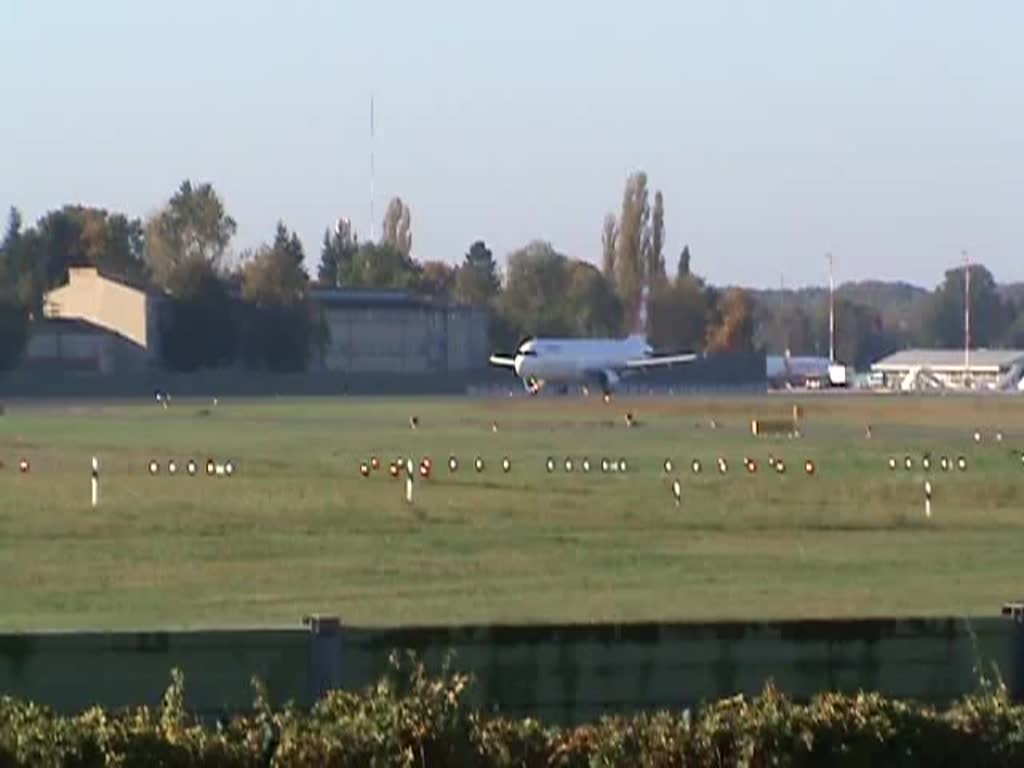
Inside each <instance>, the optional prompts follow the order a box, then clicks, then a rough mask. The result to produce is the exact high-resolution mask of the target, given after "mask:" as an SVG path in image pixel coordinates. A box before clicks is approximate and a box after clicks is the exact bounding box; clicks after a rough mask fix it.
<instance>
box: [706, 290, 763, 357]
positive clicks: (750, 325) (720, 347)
mask: <svg viewBox="0 0 1024 768" xmlns="http://www.w3.org/2000/svg"><path fill="white" fill-rule="evenodd" d="M715 317H716V320H715V322H713V323H711V324H709V326H708V331H707V351H708V352H711V353H717V352H747V351H750V350H752V349H753V347H754V316H753V301H752V300H751V298H750V294H749V293H747V292H746V291H745V290H743V289H742V288H730V289H729V290H728V291H726V293H725V295H724V296H722V297H721V299H719V300H718V304H717V307H716V312H715Z"/></svg>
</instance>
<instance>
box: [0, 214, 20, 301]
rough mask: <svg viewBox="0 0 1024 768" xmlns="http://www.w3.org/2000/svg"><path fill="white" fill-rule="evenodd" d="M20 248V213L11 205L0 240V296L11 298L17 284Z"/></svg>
mask: <svg viewBox="0 0 1024 768" xmlns="http://www.w3.org/2000/svg"><path fill="white" fill-rule="evenodd" d="M20 246H21V211H19V210H18V209H17V208H15V207H14V206H13V205H12V206H11V208H10V210H9V211H8V212H7V228H6V229H5V230H4V239H3V240H0V295H4V294H6V295H8V296H12V295H14V294H15V293H16V289H17V284H18V254H19V248H20Z"/></svg>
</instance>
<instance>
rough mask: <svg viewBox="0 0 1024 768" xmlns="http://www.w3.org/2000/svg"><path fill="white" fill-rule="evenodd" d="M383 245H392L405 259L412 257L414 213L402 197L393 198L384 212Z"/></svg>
mask: <svg viewBox="0 0 1024 768" xmlns="http://www.w3.org/2000/svg"><path fill="white" fill-rule="evenodd" d="M381 244H382V245H390V246H391V247H392V248H394V249H395V250H396V251H398V252H399V253H400V254H402V256H404V257H405V258H409V257H410V256H411V255H412V213H411V212H410V211H409V206H408V205H406V204H405V203H404V202H402V198H400V197H393V198H391V202H389V203H388V207H387V210H385V211H384V226H383V227H382V230H381Z"/></svg>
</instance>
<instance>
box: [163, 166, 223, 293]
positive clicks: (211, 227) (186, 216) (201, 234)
mask: <svg viewBox="0 0 1024 768" xmlns="http://www.w3.org/2000/svg"><path fill="white" fill-rule="evenodd" d="M236 229H237V225H236V224H235V220H234V219H232V218H231V217H230V216H228V215H227V213H226V211H225V209H224V204H223V202H222V201H221V199H220V197H219V196H218V195H217V193H216V192H215V191H214V189H213V187H212V186H211V185H210V184H201V185H199V186H198V187H193V186H192V182H191V181H187V180H186V181H183V182H182V184H181V186H180V187H179V188H178V191H177V192H175V193H174V195H173V196H172V197H171V199H170V200H169V201H168V203H167V205H166V206H164V208H163V210H161V211H160V212H159V213H158V214H157V215H156V216H154V217H153V218H151V219H150V220H149V222H148V223H147V224H146V264H147V265H148V267H149V269H150V271H151V272H152V275H153V278H154V280H155V281H156V283H157V285H159V286H161V287H165V288H166V287H167V286H168V285H169V284H170V282H171V281H172V275H173V273H174V272H175V271H176V270H177V269H179V268H180V267H182V266H183V265H185V264H191V263H192V262H203V263H205V264H208V265H209V266H211V267H212V268H213V269H214V270H216V269H219V268H220V266H221V262H222V260H223V257H224V254H225V252H226V251H227V248H228V245H229V244H230V242H231V238H232V237H233V236H234V234H235V230H236Z"/></svg>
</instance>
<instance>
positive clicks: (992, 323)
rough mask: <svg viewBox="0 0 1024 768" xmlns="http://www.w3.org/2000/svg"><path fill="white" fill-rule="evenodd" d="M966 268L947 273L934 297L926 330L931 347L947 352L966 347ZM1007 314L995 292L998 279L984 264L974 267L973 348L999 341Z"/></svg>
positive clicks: (972, 304)
mask: <svg viewBox="0 0 1024 768" xmlns="http://www.w3.org/2000/svg"><path fill="white" fill-rule="evenodd" d="M964 279H965V278H964V267H957V268H955V269H950V270H947V272H946V278H945V280H944V282H943V284H942V285H941V286H940V287H939V288H938V289H937V290H936V291H935V293H934V294H933V296H932V300H931V303H930V306H929V308H928V310H927V312H926V315H925V317H926V320H925V327H926V329H927V333H928V336H929V340H930V342H931V343H932V344H935V345H937V346H939V347H944V348H948V349H957V348H962V347H963V345H964ZM1008 314H1009V313H1008V312H1007V311H1006V308H1005V307H1004V305H1003V301H1002V299H1000V297H999V293H998V291H997V290H996V282H995V278H994V277H993V276H992V273H991V272H989V271H988V270H987V269H986V268H985V267H984V266H982V265H981V264H975V265H973V266H972V267H971V339H970V341H971V347H987V346H989V345H990V344H992V343H994V342H995V341H997V340H998V339H1000V338H1001V337H1002V335H1003V333H1004V331H1005V330H1006V327H1007V325H1008V322H1007V321H1008V319H1009V318H1008Z"/></svg>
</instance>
